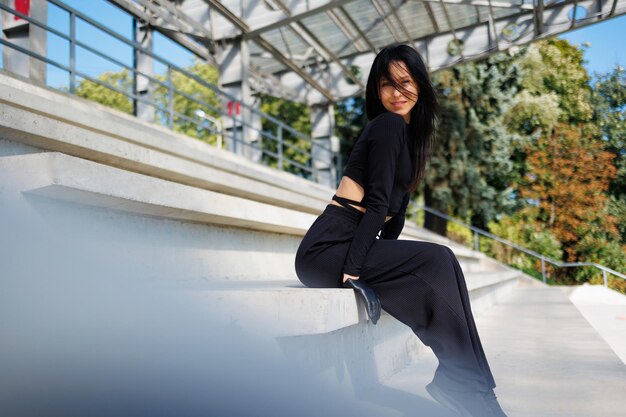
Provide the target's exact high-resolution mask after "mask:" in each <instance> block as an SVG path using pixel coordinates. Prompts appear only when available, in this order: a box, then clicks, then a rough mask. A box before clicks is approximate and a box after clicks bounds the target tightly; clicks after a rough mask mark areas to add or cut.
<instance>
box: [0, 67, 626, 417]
mask: <svg viewBox="0 0 626 417" xmlns="http://www.w3.org/2000/svg"><path fill="white" fill-rule="evenodd" d="M333 192H334V190H331V189H329V188H327V187H323V186H320V185H318V184H313V183H310V182H308V181H305V180H303V179H301V178H297V177H294V176H292V175H289V174H287V173H283V172H277V171H275V170H273V169H270V168H267V167H264V166H259V165H256V164H253V163H251V162H249V161H247V160H246V159H244V158H243V157H239V156H237V155H233V154H230V153H228V152H225V151H221V150H217V149H214V148H211V147H210V146H208V145H206V144H204V143H200V142H198V141H195V140H193V139H190V138H187V137H184V136H181V135H177V134H176V133H173V132H171V131H168V130H165V129H162V128H160V127H158V126H154V125H151V124H148V123H145V122H142V121H138V120H136V119H134V118H132V117H129V116H127V115H124V114H118V113H116V112H113V111H110V110H109V109H106V108H103V107H101V106H99V105H97V104H94V103H90V102H86V101H84V100H81V99H79V98H76V97H73V96H68V95H64V94H61V93H59V92H57V91H54V90H48V89H46V88H42V87H37V86H34V85H31V84H28V83H26V82H23V81H22V80H20V79H17V78H14V77H9V76H7V75H4V74H2V73H1V72H0V230H2V233H1V234H0V247H1V248H2V251H0V265H2V266H0V268H2V269H1V272H2V278H1V279H0V285H2V286H3V288H4V289H5V290H6V289H7V288H9V289H11V288H12V286H15V287H16V288H17V286H19V285H23V286H24V288H25V289H26V291H27V292H28V291H29V290H28V289H29V288H31V287H32V286H35V287H36V286H37V285H41V286H42V288H50V289H52V290H53V291H52V293H54V294H61V295H60V296H61V297H63V294H65V293H66V292H67V293H71V292H72V288H73V287H74V286H81V285H83V282H82V281H90V282H92V283H95V284H94V285H95V287H94V288H98V290H101V289H102V288H101V286H102V285H103V283H105V284H106V283H107V282H109V281H111V285H112V286H115V285H123V283H124V282H133V283H140V284H141V285H144V286H146V287H145V288H148V287H150V288H160V289H166V290H167V291H175V292H176V291H177V292H178V293H180V294H183V296H184V299H185V300H186V301H185V302H186V303H189V305H193V307H194V309H195V310H194V311H195V312H196V313H197V315H198V317H202V315H203V314H206V315H209V316H210V317H211V323H217V324H218V327H220V326H221V327H220V328H227V329H240V330H242V331H243V332H245V333H246V334H252V335H254V336H255V337H258V338H265V339H268V338H269V339H270V340H271V341H272V342H271V343H273V344H275V345H276V346H277V347H278V350H279V351H280V354H281V355H282V357H283V358H286V360H287V361H288V363H289V364H294V366H295V364H299V365H302V366H306V367H307V369H309V370H312V372H314V373H315V374H316V375H321V376H322V378H323V380H324V381H326V382H325V383H328V384H329V385H328V386H329V387H341V389H342V390H344V389H345V390H347V391H345V392H348V393H349V394H350V395H353V396H354V398H355V400H354V401H355V402H354V403H350V407H352V406H355V404H356V403H359V404H360V407H361V406H363V407H365V409H367V410H370V411H371V412H372V414H371V415H377V416H385V415H424V416H427V417H432V416H435V415H442V416H443V415H449V413H448V414H446V413H445V411H443V410H441V409H440V407H438V405H437V404H435V403H433V402H432V401H431V400H429V399H428V396H427V395H425V393H424V392H423V391H421V390H422V389H423V385H424V383H426V382H428V380H429V378H430V377H431V376H432V371H433V370H434V367H433V366H434V362H433V356H432V352H431V351H430V349H428V348H427V347H425V346H424V345H422V344H421V343H420V341H419V340H418V339H417V337H416V336H415V335H413V334H412V333H411V332H410V330H409V329H407V328H406V327H405V326H404V325H402V324H400V323H399V322H397V321H396V320H394V319H393V318H391V317H390V316H389V315H387V314H383V316H382V317H381V320H380V321H379V322H378V324H377V325H375V326H374V325H372V324H371V323H369V322H368V320H367V317H366V314H365V311H364V308H363V306H362V304H361V303H360V300H358V299H357V298H356V297H355V294H354V292H353V291H352V290H348V289H311V288H305V287H303V286H302V285H301V284H300V282H299V281H298V280H297V278H296V276H295V272H294V267H293V264H294V256H295V252H296V249H297V247H298V244H299V242H300V240H301V239H302V236H303V235H304V233H305V232H306V231H307V230H308V227H309V226H310V224H311V223H312V222H313V221H314V220H315V218H316V216H317V215H318V214H319V213H320V212H321V211H322V210H323V208H324V207H325V205H326V204H327V203H328V201H329V200H330V196H332V193H333ZM400 238H401V239H414V240H424V241H433V242H437V243H441V244H445V245H448V246H449V247H450V248H452V250H453V251H454V253H455V254H456V256H457V258H458V259H459V262H460V264H461V266H462V268H463V271H464V273H465V276H466V282H467V284H468V289H469V291H470V298H471V301H472V309H473V311H474V314H475V315H476V317H477V323H478V326H479V332H480V333H481V334H482V335H484V336H485V340H484V342H483V343H484V345H485V350H486V352H487V355H488V358H489V359H490V363H492V364H493V365H492V366H493V368H494V374H495V375H496V381H497V382H498V383H499V387H500V386H502V391H501V392H500V395H501V396H502V397H505V395H506V398H508V400H507V399H504V398H503V404H504V405H507V404H508V405H509V406H510V407H511V410H512V411H514V412H515V413H517V414H511V415H512V416H514V415H520V416H521V415H537V416H552V415H554V416H557V415H563V416H566V415H567V416H578V415H580V416H581V417H582V416H593V417H597V416H603V415H607V416H608V415H611V416H612V415H614V414H593V413H591V411H589V414H585V413H587V411H584V412H582V411H581V412H580V413H579V414H575V413H574V414H572V413H571V407H570V408H567V407H565V408H560V409H558V410H557V409H551V410H546V409H545V408H541V407H540V404H534V405H533V406H532V407H530V408H525V406H524V404H523V403H522V402H520V401H517V400H515V398H516V395H517V394H516V392H517V391H516V389H517V387H519V386H520V385H521V386H522V387H524V389H526V391H523V392H524V396H523V397H520V398H528V401H531V398H532V395H533V393H535V391H534V390H536V389H541V390H542V392H544V393H546V392H547V391H546V387H547V386H552V385H550V384H556V383H557V381H559V380H560V378H562V379H563V380H564V381H565V379H567V381H568V383H571V384H573V383H574V382H573V381H574V380H575V378H576V377H577V378H578V379H579V380H580V379H583V378H586V379H588V378H591V377H592V375H593V372H594V371H593V368H592V366H591V365H593V364H596V365H598V366H600V367H602V369H612V368H613V367H615V368H616V371H615V372H614V373H610V372H607V373H606V374H603V378H604V376H605V375H607V378H608V379H607V381H609V382H610V384H608V385H604V386H603V389H605V390H607V389H608V390H615V389H616V388H615V387H617V388H620V387H622V385H620V382H619V381H621V378H623V374H622V372H623V364H618V363H617V362H616V361H615V360H614V359H615V358H614V357H611V356H610V355H609V354H608V353H607V349H606V344H604V345H603V343H604V342H602V341H601V340H599V339H598V338H597V337H596V339H594V340H593V343H592V345H590V346H591V348H590V349H591V350H589V349H588V350H585V351H583V350H581V351H577V352H571V346H570V342H571V340H572V338H578V339H579V340H581V341H580V342H579V343H583V342H582V340H583V339H585V340H587V339H586V338H593V329H592V328H591V327H590V326H589V325H588V324H585V323H584V321H582V320H580V317H578V319H576V320H577V321H576V326H570V325H569V324H567V323H569V322H567V321H563V320H565V319H569V318H571V317H573V316H575V314H574V313H573V311H574V307H573V306H572V304H571V303H570V302H569V301H568V300H567V299H563V298H559V297H558V296H557V295H555V294H556V293H555V292H554V290H553V289H551V288H547V287H545V286H544V285H543V284H542V283H540V282H538V281H536V280H534V279H532V278H530V277H528V276H525V275H524V274H522V273H520V272H519V271H516V270H514V269H511V268H508V267H506V266H504V265H502V264H499V263H498V262H496V261H494V260H492V259H489V258H488V257H486V256H485V255H483V254H481V253H477V252H474V251H473V250H471V249H468V248H465V247H460V246H458V245H455V244H454V243H453V242H450V241H448V240H446V239H444V238H442V237H440V236H437V235H434V234H432V233H430V232H428V231H425V230H423V229H420V228H418V227H416V226H415V225H411V224H407V225H406V226H405V229H404V231H403V234H402V235H401V236H400ZM113 278H114V279H113ZM29 285H30V286H29ZM50 285H52V287H54V288H51V287H48V286H50ZM35 292H36V291H35ZM0 293H1V291H0ZM10 293H11V292H10V291H8V292H7V291H5V292H4V294H10ZM42 297H44V296H43V295H42ZM44 298H45V297H44ZM18 299H19V298H18ZM2 300H3V299H2V294H0V301H2ZM25 300H27V301H28V302H32V306H34V307H33V308H34V309H35V310H36V311H39V310H37V309H38V308H40V307H38V304H37V302H35V301H33V300H31V299H29V298H28V297H26V298H25ZM4 301H5V304H4V306H7V305H9V306H11V304H10V303H9V304H7V303H6V302H7V301H10V299H7V300H4ZM63 301H64V299H61V301H60V302H61V303H62V302H63ZM1 304H2V303H1V302H0V305H1ZM22 304H23V303H22ZM20 305H21V304H20ZM561 307H562V308H563V309H565V310H566V311H567V314H568V315H569V316H568V317H569V318H568V317H564V316H563V315H562V314H560V313H559V311H560V310H558V308H561ZM5 308H6V307H5ZM15 308H18V307H15ZM103 308H104V309H105V310H107V309H111V311H114V310H115V309H114V308H113V306H110V307H109V306H106V307H103ZM107 311H108V310H107ZM7 313H8V314H13V315H14V317H21V316H20V315H19V314H17V313H16V311H12V310H10V311H8V312H7ZM134 313H135V312H133V314H134ZM531 313H532V314H533V315H534V316H533V317H535V318H534V319H533V320H532V321H530V322H524V319H525V318H527V317H530V316H529V315H530V314H531ZM41 314H42V315H45V314H46V313H45V312H44V311H43V310H42V311H41ZM103 314H104V313H103ZM570 316H571V317H570ZM6 317H9V316H6ZM11 317H13V316H11ZM196 318H197V317H193V320H192V321H194V323H196ZM516 320H517V321H516ZM513 323H516V324H513ZM560 325H563V326H565V329H566V330H567V331H566V332H563V333H555V332H556V331H557V329H559V326H560ZM199 326H202V324H200V325H199ZM520 326H522V327H520ZM542 326H543V327H542ZM2 328H3V327H2V321H1V320H0V332H1V331H2ZM520 328H524V329H527V332H525V333H524V332H522V333H519V331H518V330H519V329H520ZM211 329H213V330H214V328H211V327H206V328H204V329H203V330H205V331H211ZM533 329H534V332H532V331H531V330H533ZM196 331H197V330H196ZM557 334H558V335H559V337H555V336H556V335H557ZM548 336H549V337H548ZM596 336H597V335H596ZM0 339H1V338H0ZM256 340H259V339H256ZM547 341H549V342H550V344H549V345H548V344H544V342H546V343H547ZM500 342H502V344H500ZM504 342H506V343H504ZM521 347H524V349H523V350H520V351H519V353H518V354H515V355H511V354H509V353H507V352H509V350H513V349H516V348H521ZM1 348H2V345H1V343H0V349H1ZM548 351H549V352H550V355H551V356H550V357H546V358H545V359H544V360H541V361H539V360H538V359H539V358H541V357H542V354H543V352H548ZM568 351H570V353H569V354H570V356H569V357H568V358H569V359H570V360H572V361H580V360H581V357H582V356H581V355H591V354H592V352H597V353H594V355H596V356H593V361H589V362H588V365H589V366H586V367H580V368H575V369H576V371H575V372H573V373H572V372H569V371H568V369H567V367H566V366H565V361H561V360H560V357H558V355H559V354H564V352H568ZM559 352H560V353H559ZM552 355H553V356H552ZM572 355H573V356H572ZM565 357H567V356H564V358H565ZM524 358H527V362H526V364H527V365H528V366H527V367H526V368H524V367H523V366H521V364H523V360H524ZM531 358H532V360H533V361H535V360H537V361H535V362H532V363H534V364H541V367H536V368H532V366H531V365H532V364H529V363H528V362H529V361H531ZM550 358H554V359H555V360H554V361H551V360H549V359H550ZM513 359H515V361H513V362H514V363H513V362H511V361H512V360H513ZM556 359H559V361H557V360H556ZM517 360H519V361H522V362H519V363H518V362H516V361H517ZM514 365H515V369H516V371H515V372H516V374H515V375H517V373H521V374H523V371H526V372H527V374H525V375H526V377H524V378H526V379H524V378H521V377H520V379H516V378H515V376H514V373H512V372H511V371H510V369H509V368H508V366H514ZM620 366H621V368H620ZM230 369H231V370H232V371H234V369H232V368H230ZM511 369H512V368H511ZM532 369H536V370H537V372H530V370H532ZM539 371H547V372H550V373H551V375H552V376H551V377H550V378H551V379H547V380H543V379H541V378H540V376H539ZM239 372H240V371H239V370H237V372H235V373H237V374H239ZM576 372H578V373H576ZM0 382H1V381H0ZM542 384H544V385H542ZM609 386H610V388H609ZM507 387H508V388H507ZM531 387H534V388H531ZM333 389H334V388H333ZM554 392H556V391H554ZM558 392H559V394H558V395H557V394H555V396H552V397H550V398H549V399H546V404H548V405H549V407H553V405H554V404H556V402H558V401H561V400H562V399H563V397H564V396H565V392H566V391H563V390H561V391H558ZM611 392H614V391H611ZM415 394H417V395H418V396H417V397H416V396H415ZM546 395H547V396H549V395H548V394H546ZM607 395H608V396H607V397H606V398H609V397H610V399H609V400H607V401H608V402H607V403H606V404H605V406H603V407H604V408H602V410H606V409H607V407H609V405H610V404H614V402H613V401H614V399H616V398H617V396H610V395H609V394H607ZM611 395H612V394H611ZM1 398H2V397H1V396H0V399H1ZM294 398H297V396H296V397H294ZM577 398H579V399H580V398H581V397H580V396H578V397H577ZM589 398H590V399H591V400H592V401H599V400H598V397H597V396H593V397H589ZM524 401H526V400H524ZM535 406H536V407H535ZM403 407H405V408H403ZM533 407H535V408H533ZM359 409H362V408H359ZM311 410H317V408H315V407H312V408H311ZM412 410H413V411H415V410H421V412H422V414H418V413H415V414H414V413H413V412H412ZM528 410H533V411H532V412H533V413H535V414H529V413H530V411H528ZM564 410H568V411H567V412H566V411H564ZM577 410H591V408H589V409H584V408H580V407H579V408H577ZM527 411H528V412H527ZM559 413H561V414H559ZM568 413H569V414H568ZM279 414H280V413H278V414H275V415H279ZM319 414H320V413H316V414H315V415H319ZM322 414H323V413H322ZM326 414H329V415H335V414H333V413H326ZM287 415H288V414H287ZM302 415H304V414H302ZM343 415H345V414H343ZM361 415H366V414H364V413H362V414H361Z"/></svg>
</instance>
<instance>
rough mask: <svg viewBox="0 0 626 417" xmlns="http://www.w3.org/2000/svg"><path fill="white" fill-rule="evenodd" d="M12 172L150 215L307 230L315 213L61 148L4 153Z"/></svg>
mask: <svg viewBox="0 0 626 417" xmlns="http://www.w3.org/2000/svg"><path fill="white" fill-rule="evenodd" d="M0 168H1V169H3V170H5V172H6V170H12V172H13V175H29V176H31V180H32V177H33V176H34V177H37V181H36V182H37V183H38V184H39V186H37V187H34V188H31V189H29V190H23V192H26V193H29V194H34V195H40V196H45V197H49V198H54V199H59V200H64V201H71V202H74V203H78V204H87V205H92V206H98V207H104V208H110V209H115V210H122V211H127V212H131V213H138V214H142V215H147V216H158V217H165V218H170V219H177V220H185V221H195V222H202V223H212V224H220V225H226V226H234V227H242V228H250V229H255V230H263V231H269V232H276V233H288V234H296V235H303V234H304V233H305V232H306V230H307V229H308V227H309V226H310V225H311V223H312V222H313V221H314V220H315V216H313V215H312V214H308V213H303V212H300V211H295V210H291V209H287V208H282V207H276V206H273V205H270V204H266V203H260V202H257V201H251V200H247V199H244V198H240V197H234V196H230V195H225V194H220V193H216V192H213V191H208V190H202V189H198V188H194V187H190V186H187V185H182V184H178V183H175V182H171V181H165V180H162V179H158V178H153V177H150V176H147V175H142V174H137V173H134V172H128V171H125V170H122V169H118V168H113V167H110V166H107V165H103V164H99V163H95V162H91V161H86V160H83V159H80V158H75V157H72V156H68V155H64V154H62V153H58V152H47V153H38V154H30V155H19V156H10V157H4V158H0Z"/></svg>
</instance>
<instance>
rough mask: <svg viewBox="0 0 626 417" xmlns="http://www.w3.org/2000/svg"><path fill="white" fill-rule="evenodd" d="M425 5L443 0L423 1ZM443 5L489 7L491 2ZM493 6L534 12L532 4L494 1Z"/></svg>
mask: <svg viewBox="0 0 626 417" xmlns="http://www.w3.org/2000/svg"><path fill="white" fill-rule="evenodd" d="M422 1H423V2H424V3H441V0H422ZM443 3H446V4H461V5H466V6H484V7H487V6H489V2H488V1H487V0H443ZM491 6H492V7H495V8H501V9H520V10H532V9H533V6H532V5H530V4H525V3H522V4H513V3H507V2H503V1H494V2H491Z"/></svg>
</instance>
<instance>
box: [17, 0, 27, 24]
mask: <svg viewBox="0 0 626 417" xmlns="http://www.w3.org/2000/svg"><path fill="white" fill-rule="evenodd" d="M15 10H17V11H18V12H20V13H22V14H25V15H26V16H30V0H15ZM21 19H22V18H21V17H19V16H18V15H13V20H21Z"/></svg>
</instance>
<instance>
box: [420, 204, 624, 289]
mask: <svg viewBox="0 0 626 417" xmlns="http://www.w3.org/2000/svg"><path fill="white" fill-rule="evenodd" d="M419 210H423V211H425V212H428V213H430V214H432V215H435V216H437V217H440V218H442V219H446V220H448V221H451V222H454V223H456V224H458V225H460V226H463V227H466V228H467V229H469V230H470V231H471V232H472V235H473V241H474V248H473V249H474V250H475V251H478V252H479V251H480V246H479V240H478V237H479V236H484V237H486V238H489V239H493V240H495V241H497V242H500V243H502V244H504V245H506V246H509V247H512V248H514V249H517V250H519V251H521V252H523V253H525V254H527V255H530V256H533V257H535V258H537V259H539V260H541V276H542V278H543V282H544V283H546V282H547V280H546V275H547V274H546V263H549V264H552V265H554V266H555V267H557V268H575V267H592V268H596V269H599V270H600V271H602V278H603V281H604V286H605V287H607V288H608V274H610V275H614V276H616V277H618V278H621V279H624V280H626V275H624V274H622V273H620V272H617V271H615V270H613V269H611V268H607V267H606V266H604V265H600V264H597V263H594V262H559V261H557V260H556V259H552V258H549V257H547V256H544V255H542V254H540V253H537V252H535V251H532V250H530V249H526V248H524V247H522V246H520V245H517V244H515V243H513V242H511V241H508V240H506V239H503V238H501V237H499V236H496V235H494V234H492V233H489V232H487V231H485V230H482V229H479V228H477V227H474V226H472V225H469V224H466V223H464V222H462V221H460V220H458V219H455V218H453V217H450V216H448V215H447V214H444V213H442V212H440V211H438V210H435V209H432V208H430V207H426V206H421V205H415V206H413V207H412V208H411V209H410V210H409V212H411V213H412V214H413V215H415V214H417V212H418V211H419Z"/></svg>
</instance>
